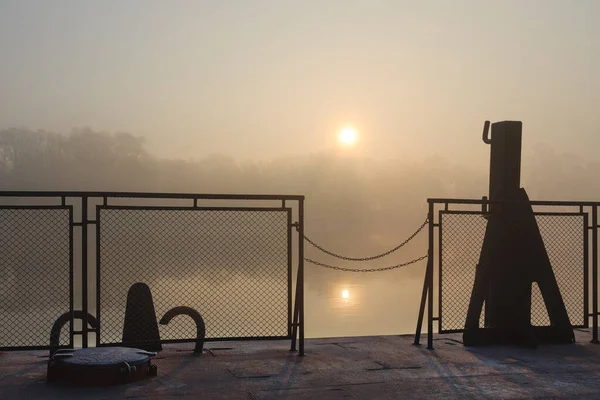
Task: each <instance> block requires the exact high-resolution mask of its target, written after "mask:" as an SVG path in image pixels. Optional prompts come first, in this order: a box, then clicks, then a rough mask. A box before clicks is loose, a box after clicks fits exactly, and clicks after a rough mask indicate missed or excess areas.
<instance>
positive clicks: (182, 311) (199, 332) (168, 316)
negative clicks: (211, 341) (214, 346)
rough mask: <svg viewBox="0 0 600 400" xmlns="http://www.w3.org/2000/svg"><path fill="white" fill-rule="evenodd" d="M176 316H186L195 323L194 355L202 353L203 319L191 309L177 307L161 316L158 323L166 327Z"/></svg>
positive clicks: (204, 332)
mask: <svg viewBox="0 0 600 400" xmlns="http://www.w3.org/2000/svg"><path fill="white" fill-rule="evenodd" d="M178 315H187V316H188V317H190V318H192V319H193V320H194V322H195V323H196V347H195V348H194V353H200V354H201V353H202V348H203V347H204V336H205V335H206V326H205V325H204V319H203V318H202V316H201V315H200V313H199V312H198V311H196V310H194V309H193V308H191V307H186V306H179V307H174V308H171V309H170V310H169V311H167V312H166V313H165V315H163V317H162V318H161V319H160V321H159V323H160V324H161V325H167V324H168V323H169V322H171V320H172V319H173V318H175V317H176V316H178Z"/></svg>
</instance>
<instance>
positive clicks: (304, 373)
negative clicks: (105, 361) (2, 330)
mask: <svg viewBox="0 0 600 400" xmlns="http://www.w3.org/2000/svg"><path fill="white" fill-rule="evenodd" d="M576 337H577V343H576V344H573V345H547V346H541V347H539V348H538V349H522V348H516V347H508V346H492V347H485V348H465V347H463V345H462V343H461V342H460V341H461V335H455V334H453V335H437V336H436V337H435V341H434V346H435V350H433V351H430V350H427V349H426V348H425V346H420V347H419V346H413V345H412V341H413V337H412V336H411V335H406V336H372V337H349V338H326V339H309V340H307V341H306V356H305V357H298V356H297V355H296V353H290V352H289V342H281V341H266V342H221V343H207V344H206V346H205V351H204V353H203V354H202V355H193V354H192V348H193V344H189V345H188V344H185V345H167V346H165V350H164V351H162V352H161V353H160V354H159V355H158V356H157V357H156V358H155V363H156V364H157V365H158V376H157V377H155V378H149V379H147V380H144V381H139V382H135V383H132V384H128V385H120V386H113V387H108V388H77V387H70V386H65V385H63V384H48V383H46V380H45V374H46V363H47V360H48V357H47V352H41V351H29V352H4V353H0V399H5V400H6V399H37V398H40V399H60V400H64V399H70V398H73V399H75V398H78V399H79V398H81V399H83V398H85V399H119V398H124V399H125V398H126V399H176V398H188V399H402V398H406V399H469V398H473V399H488V398H502V399H521V398H589V399H597V398H600V345H596V344H591V343H590V339H591V334H590V333H589V331H587V330H577V331H576ZM423 343H426V336H425V337H423Z"/></svg>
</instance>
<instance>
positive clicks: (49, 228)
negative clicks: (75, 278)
mask: <svg viewBox="0 0 600 400" xmlns="http://www.w3.org/2000/svg"><path fill="white" fill-rule="evenodd" d="M70 240H71V226H70V211H69V209H68V208H66V207H65V208H40V207H36V208H8V207H4V208H0V347H5V348H6V347H42V346H48V345H49V344H50V331H51V328H52V325H53V324H54V322H55V320H56V319H57V318H58V317H59V316H60V315H61V314H63V313H65V312H68V311H69V309H70V305H69V301H70V295H69V294H70ZM69 330H70V323H67V324H66V325H65V326H64V328H63V330H62V334H61V336H60V345H67V344H69V342H70V340H69Z"/></svg>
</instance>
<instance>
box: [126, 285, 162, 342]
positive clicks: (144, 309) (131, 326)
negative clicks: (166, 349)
mask: <svg viewBox="0 0 600 400" xmlns="http://www.w3.org/2000/svg"><path fill="white" fill-rule="evenodd" d="M123 345H124V346H127V347H137V348H140V349H144V350H147V351H160V350H162V346H161V344H160V334H159V333H158V322H157V321H156V312H155V311H154V302H153V301H152V293H151V292H150V288H149V287H148V285H146V284H145V283H141V282H138V283H134V284H133V285H131V287H130V288H129V292H128V293H127V309H126V310H125V324H124V326H123Z"/></svg>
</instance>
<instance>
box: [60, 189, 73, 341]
mask: <svg viewBox="0 0 600 400" xmlns="http://www.w3.org/2000/svg"><path fill="white" fill-rule="evenodd" d="M63 199H64V197H63ZM64 205H65V204H63V206H64ZM74 231H75V229H74V226H73V206H71V207H69V314H70V317H69V327H70V328H69V347H70V348H73V347H74V346H75V334H74V333H73V332H74V331H75V326H74V324H75V308H74V307H73V302H74V301H75V300H74V291H73V285H74V284H75V280H74V279H73V277H74V268H73V236H74V233H75V232H74Z"/></svg>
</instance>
